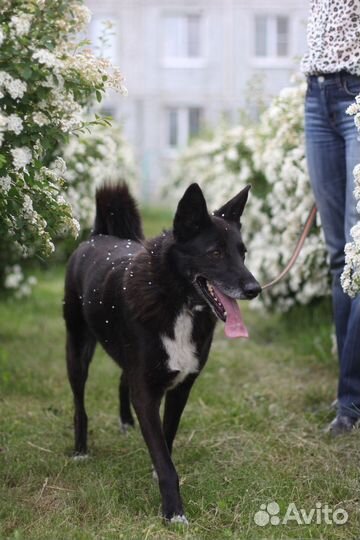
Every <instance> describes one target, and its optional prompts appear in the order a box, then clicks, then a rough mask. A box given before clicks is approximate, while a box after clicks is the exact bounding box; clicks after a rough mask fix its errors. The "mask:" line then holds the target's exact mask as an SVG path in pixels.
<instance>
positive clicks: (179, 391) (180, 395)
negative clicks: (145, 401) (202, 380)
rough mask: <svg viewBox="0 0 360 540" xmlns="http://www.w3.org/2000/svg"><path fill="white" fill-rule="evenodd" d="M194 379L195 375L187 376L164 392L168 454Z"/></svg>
mask: <svg viewBox="0 0 360 540" xmlns="http://www.w3.org/2000/svg"><path fill="white" fill-rule="evenodd" d="M195 379H196V376H195V375H192V376H189V377H188V378H187V379H186V380H185V381H184V382H183V383H182V384H179V386H176V387H175V388H174V389H173V390H169V391H168V392H167V394H166V398H165V409H164V421H163V426H164V435H165V440H166V443H167V446H168V449H169V452H170V454H171V452H172V446H173V442H174V439H175V435H176V432H177V429H178V427H179V423H180V419H181V415H182V413H183V411H184V408H185V405H186V402H187V400H188V397H189V394H190V390H191V388H192V385H193V384H194V381H195Z"/></svg>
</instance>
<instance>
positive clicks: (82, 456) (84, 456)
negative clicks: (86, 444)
mask: <svg viewBox="0 0 360 540" xmlns="http://www.w3.org/2000/svg"><path fill="white" fill-rule="evenodd" d="M88 458H89V455H88V454H78V455H77V456H73V461H84V460H85V459H88Z"/></svg>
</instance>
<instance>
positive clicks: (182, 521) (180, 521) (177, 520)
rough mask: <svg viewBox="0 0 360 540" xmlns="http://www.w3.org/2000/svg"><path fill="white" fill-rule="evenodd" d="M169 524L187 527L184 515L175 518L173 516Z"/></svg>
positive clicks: (187, 523)
mask: <svg viewBox="0 0 360 540" xmlns="http://www.w3.org/2000/svg"><path fill="white" fill-rule="evenodd" d="M169 523H171V524H179V525H189V522H188V520H187V519H186V517H185V516H184V514H179V515H177V516H173V517H172V518H171V519H169Z"/></svg>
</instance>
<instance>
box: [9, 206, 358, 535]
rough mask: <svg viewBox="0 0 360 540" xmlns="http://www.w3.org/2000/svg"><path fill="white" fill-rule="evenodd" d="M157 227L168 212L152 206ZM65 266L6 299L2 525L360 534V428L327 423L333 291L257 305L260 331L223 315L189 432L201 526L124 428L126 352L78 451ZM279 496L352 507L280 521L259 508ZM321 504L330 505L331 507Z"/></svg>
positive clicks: (103, 375)
mask: <svg viewBox="0 0 360 540" xmlns="http://www.w3.org/2000/svg"><path fill="white" fill-rule="evenodd" d="M145 215H146V218H147V231H150V232H154V230H159V228H160V225H162V224H166V222H167V220H168V215H167V214H166V212H164V213H163V214H161V215H158V214H157V213H154V212H151V211H147V212H145ZM63 273H64V270H63V268H62V267H55V268H50V269H48V270H42V271H38V278H39V285H38V286H37V288H36V290H35V292H34V295H33V296H32V297H31V298H30V299H29V300H26V301H21V302H20V301H3V302H2V303H1V304H0V320H1V326H0V409H1V415H0V434H1V435H0V437H1V438H0V538H14V539H15V538H16V539H41V540H42V539H44V540H45V539H49V540H55V539H95V538H96V539H102V538H104V539H120V538H122V539H125V540H130V539H156V540H158V539H160V540H161V539H177V538H188V539H197V540H198V539H199V540H202V539H204V540H207V539H213V540H220V539H226V538H238V539H241V540H242V539H251V540H254V539H265V538H267V539H269V538H276V539H285V538H296V539H300V538H322V539H326V540H328V539H333V538H341V539H349V538H356V537H358V536H359V532H358V531H359V527H360V517H359V499H360V494H359V487H360V486H359V472H358V468H359V465H358V463H359V436H360V432H359V433H357V432H354V433H352V434H351V435H347V436H345V437H343V438H340V439H335V440H334V439H331V438H329V436H327V435H325V434H324V433H323V428H324V426H325V425H326V423H327V422H328V421H329V420H330V419H331V418H332V415H333V412H332V411H331V410H330V404H331V402H332V401H333V399H334V397H335V393H336V379H337V366H336V360H335V359H334V357H333V356H332V354H331V339H330V334H331V325H330V320H329V312H330V309H329V305H328V304H327V303H321V304H318V305H317V306H313V307H308V308H302V309H297V310H295V311H293V312H292V313H290V314H288V315H287V316H286V317H280V316H278V315H271V316H269V315H267V314H265V313H262V312H254V311H252V310H249V309H248V308H247V309H246V310H245V315H246V320H247V323H248V326H249V329H250V334H251V337H250V339H249V340H248V341H228V340H226V339H225V337H224V333H223V328H222V327H221V326H219V328H218V331H217V335H216V339H215V341H214V345H213V348H212V351H211V355H210V359H209V362H208V365H207V366H206V368H205V370H204V372H203V374H202V375H201V377H200V378H199V380H198V382H197V383H196V385H195V387H194V390H193V392H192V394H191V398H190V400H189V403H188V406H187V408H186V410H185V413H184V416H183V420H182V423H181V426H180V430H179V434H178V437H177V439H176V444H175V449H174V460H175V463H176V465H177V468H178V472H179V475H180V478H181V485H182V494H183V499H184V503H185V507H186V514H187V517H188V519H189V521H190V526H189V527H188V528H176V527H175V528H173V527H167V526H165V525H164V524H163V523H162V521H161V518H160V517H159V515H160V514H159V512H160V497H159V493H158V488H157V486H156V484H155V482H154V481H153V480H152V476H151V467H150V461H149V457H148V454H147V451H146V449H145V445H144V443H143V440H142V438H141V436H140V433H139V429H138V427H136V429H134V430H133V431H132V432H131V433H130V434H129V435H128V436H124V435H121V434H120V432H119V429H118V397H117V393H118V378H119V371H118V368H117V367H116V366H115V364H113V363H112V361H111V360H109V359H108V358H107V357H106V355H105V354H104V353H103V352H102V351H101V350H100V349H98V350H97V352H96V355H95V358H94V360H93V363H92V365H91V369H90V376H89V381H88V385H87V410H88V416H89V425H90V432H89V446H90V458H89V459H88V460H87V461H83V462H74V461H73V460H72V459H71V450H72V442H73V433H72V397H71V392H70V387H69V384H68V382H67V379H66V370H65V361H64V325H63V321H62V318H61V307H62V306H61V301H62V288H63ZM271 501H276V502H277V503H278V504H279V505H280V514H279V515H280V517H281V518H283V516H284V514H285V512H286V509H287V507H288V505H289V504H290V503H295V504H296V507H297V509H298V510H300V509H301V508H303V509H305V511H306V512H307V513H308V512H309V511H310V510H311V509H312V508H316V503H319V504H320V503H321V505H322V506H321V508H323V507H324V506H325V504H328V505H329V507H331V509H332V510H336V509H337V508H343V509H345V510H346V511H347V512H348V515H349V518H348V521H347V523H346V524H344V525H335V524H333V523H332V524H327V523H325V520H324V518H323V517H322V518H321V519H319V520H318V521H320V523H316V519H315V518H314V519H313V520H312V522H311V524H308V525H305V524H298V523H296V522H294V521H290V522H289V523H287V524H284V523H282V522H281V523H280V524H278V525H272V524H269V525H267V526H265V527H260V526H259V525H257V524H256V523H255V522H254V515H255V514H256V512H258V511H259V510H260V508H261V505H262V504H265V503H269V502H271ZM320 517H321V516H320Z"/></svg>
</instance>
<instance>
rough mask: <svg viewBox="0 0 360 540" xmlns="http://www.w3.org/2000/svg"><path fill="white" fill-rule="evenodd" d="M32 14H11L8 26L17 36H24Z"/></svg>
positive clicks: (27, 30) (28, 28)
mask: <svg viewBox="0 0 360 540" xmlns="http://www.w3.org/2000/svg"><path fill="white" fill-rule="evenodd" d="M31 20H32V15H29V14H27V13H23V14H21V15H13V16H12V17H11V19H10V27H11V28H12V29H13V30H14V32H15V34H16V35H17V36H18V37H21V36H24V35H25V34H27V33H28V32H29V30H30V25H31Z"/></svg>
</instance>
